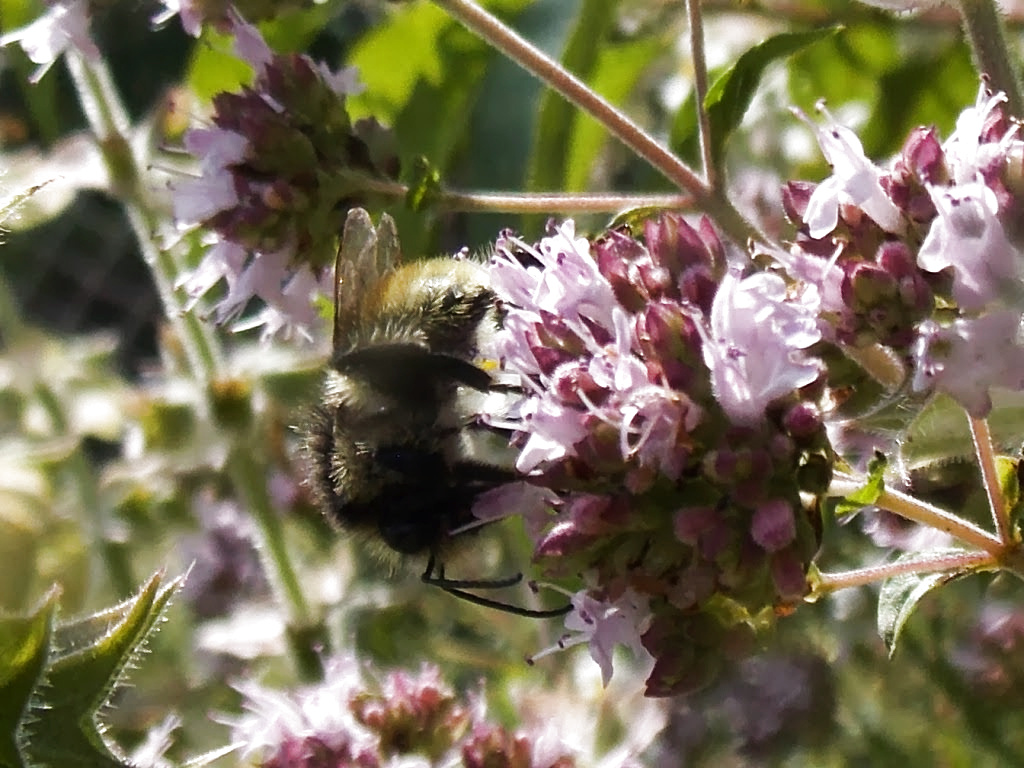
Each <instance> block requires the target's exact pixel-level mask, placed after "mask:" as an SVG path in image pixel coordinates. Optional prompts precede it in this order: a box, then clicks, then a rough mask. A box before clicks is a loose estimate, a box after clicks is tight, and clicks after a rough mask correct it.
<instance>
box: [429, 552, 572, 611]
mask: <svg viewBox="0 0 1024 768" xmlns="http://www.w3.org/2000/svg"><path fill="white" fill-rule="evenodd" d="M435 566H436V567H437V575H434V569H435ZM421 579H422V580H423V583H424V584H430V585H432V586H435V587H440V588H441V589H443V590H444V591H445V592H447V593H448V594H449V595H452V596H453V597H457V598H459V599H460V600H465V601H466V602H469V603H473V604H475V605H480V606H483V607H484V608H493V609H494V610H496V611H503V612H504V613H511V614H514V615H516V616H525V617H527V618H531V619H554V618H557V617H559V616H565V614H567V613H569V611H571V610H572V605H563V606H562V607H560V608H552V609H550V610H540V611H535V610H531V609H529V608H522V607H520V606H518V605H512V604H511V603H503V602H501V601H500V600H492V599H490V598H488V597H481V596H480V595H475V594H473V593H472V592H467V591H466V589H500V588H502V587H510V586H512V585H514V584H518V583H519V582H520V581H522V580H523V574H521V573H517V574H516V575H515V576H512V577H510V578H507V579H483V580H453V579H446V578H445V575H444V565H440V566H437V561H436V558H435V557H434V555H433V554H431V555H430V559H429V560H428V561H427V569H426V570H425V571H424V572H423V576H422V577H421Z"/></svg>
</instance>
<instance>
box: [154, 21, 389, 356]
mask: <svg viewBox="0 0 1024 768" xmlns="http://www.w3.org/2000/svg"><path fill="white" fill-rule="evenodd" d="M230 21H231V33H232V34H233V35H234V38H235V49H236V51H237V52H238V54H239V55H240V56H241V57H242V58H243V59H245V60H246V61H247V62H248V63H249V64H250V65H251V66H252V67H253V69H254V70H255V73H256V77H255V80H254V82H253V83H252V85H250V86H247V87H244V88H243V89H242V90H241V92H238V93H227V92H225V93H219V94H217V95H216V96H215V97H214V100H213V103H214V109H215V111H214V114H213V117H212V123H213V125H212V127H208V128H196V129H192V130H190V131H189V132H188V133H187V134H186V136H185V147H186V149H188V150H189V152H191V153H192V154H194V155H195V156H196V157H197V158H199V161H200V170H201V175H200V176H199V177H198V178H194V179H188V180H183V181H181V182H179V183H178V184H176V185H175V189H174V207H175V218H176V219H177V220H178V222H179V223H180V224H183V225H186V226H189V225H199V226H202V227H203V228H204V229H206V230H207V231H209V232H212V233H214V234H215V236H216V240H215V241H214V243H213V246H212V247H211V248H210V250H209V251H208V253H207V255H206V257H205V258H204V260H203V261H202V263H200V264H199V266H198V268H197V269H196V270H195V271H194V272H192V273H191V274H190V275H188V276H187V277H186V278H185V280H184V281H183V284H184V286H185V288H186V290H187V291H188V293H189V295H190V296H191V297H192V299H193V301H195V300H198V298H199V297H200V296H202V295H203V294H205V293H206V292H207V291H208V290H210V289H211V288H212V287H213V286H214V285H215V284H216V283H218V282H219V281H220V280H221V279H224V280H226V282H227V293H226V294H225V295H224V297H223V298H222V299H220V300H219V301H218V302H217V305H216V308H215V317H216V319H217V321H218V322H227V321H233V320H236V319H237V318H238V317H239V316H240V315H241V314H242V313H243V312H244V311H245V310H246V308H247V306H248V305H249V303H250V300H251V299H252V298H254V297H256V298H259V299H260V300H261V301H262V302H263V305H264V306H263V308H262V309H261V310H260V311H259V312H258V313H257V314H256V315H255V316H254V317H250V318H247V319H245V320H243V321H242V322H241V323H238V324H236V325H235V328H236V329H244V328H250V327H262V328H263V332H264V336H270V335H274V334H278V333H280V334H281V335H285V336H287V335H292V334H299V335H302V336H306V337H309V336H310V328H311V327H312V326H313V325H314V324H315V323H316V321H317V315H316V312H315V310H314V308H313V300H314V299H315V298H316V297H318V296H322V295H325V294H329V293H330V291H329V290H328V289H329V287H330V286H329V281H330V266H331V265H333V263H334V257H335V254H336V248H337V235H338V232H340V230H341V227H342V224H343V222H344V220H345V214H346V211H347V210H348V208H349V207H351V206H352V205H354V204H356V203H357V202H359V199H358V197H359V190H360V189H362V188H363V184H362V183H361V182H359V181H358V180H354V178H355V176H359V175H360V174H362V176H360V178H369V177H372V178H390V177H393V176H394V175H395V174H396V173H397V159H396V155H394V154H393V153H392V152H391V149H390V135H389V134H387V133H386V132H385V131H384V130H383V129H382V128H381V126H380V125H379V124H377V123H376V122H375V121H372V120H363V121H359V122H357V123H355V124H353V123H352V122H351V121H350V120H349V116H348V112H347V107H346V104H345V97H346V96H347V95H348V94H352V93H355V92H357V91H358V89H359V86H358V83H357V81H356V74H355V71H354V70H353V69H344V70H340V71H333V70H331V69H329V68H327V67H325V66H324V65H323V64H322V63H319V62H315V61H313V60H312V59H310V58H309V57H308V56H303V55H297V54H289V55H286V54H276V53H274V52H273V51H271V50H270V48H269V47H268V46H267V44H266V42H265V41H264V40H263V38H262V37H261V36H260V34H259V31H258V30H257V29H256V28H255V27H253V26H252V25H250V24H247V23H245V22H244V21H243V20H242V19H241V18H240V17H239V16H238V15H237V13H232V14H231V15H230Z"/></svg>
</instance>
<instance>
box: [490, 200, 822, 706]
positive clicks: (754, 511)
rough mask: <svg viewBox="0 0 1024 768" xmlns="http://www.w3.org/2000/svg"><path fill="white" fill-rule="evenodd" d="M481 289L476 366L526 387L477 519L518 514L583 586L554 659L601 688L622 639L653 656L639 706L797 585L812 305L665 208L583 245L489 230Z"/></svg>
mask: <svg viewBox="0 0 1024 768" xmlns="http://www.w3.org/2000/svg"><path fill="white" fill-rule="evenodd" d="M492 285H493V287H494V290H495V292H496V293H497V295H498V297H499V300H500V302H501V307H502V317H503V321H502V322H503V328H502V330H501V332H500V333H499V334H498V338H497V340H496V343H495V348H494V349H493V350H489V351H488V354H489V355H493V356H494V357H495V358H496V359H499V360H500V361H501V363H502V367H503V369H504V370H505V371H506V372H513V373H515V374H518V376H519V379H520V381H521V386H522V389H523V392H524V393H525V395H524V398H523V400H522V402H521V403H520V404H519V406H518V408H517V409H516V410H515V412H514V413H513V414H510V415H508V416H507V417H504V418H503V419H502V420H501V421H500V424H501V426H504V427H507V428H511V429H514V430H516V431H517V434H518V437H517V438H516V439H517V440H519V441H521V446H522V450H521V453H520V455H519V460H518V464H517V468H518V470H519V471H520V472H521V473H523V474H524V475H525V476H526V480H527V482H526V483H525V484H523V485H521V486H519V488H520V489H521V501H520V502H519V503H518V504H517V503H511V504H510V501H509V495H510V492H509V491H508V490H507V489H506V490H503V491H502V492H501V493H496V494H494V495H493V496H489V497H487V498H485V499H483V500H482V501H481V503H480V504H479V505H478V508H477V510H476V511H477V513H478V515H480V516H483V517H488V516H492V514H493V511H492V510H491V509H490V507H491V502H493V503H494V504H495V505H496V504H503V505H508V506H507V507H506V508H517V509H523V508H524V507H525V508H526V511H525V514H526V516H527V519H528V527H529V528H530V529H531V530H532V531H533V532H534V534H535V539H536V550H535V555H536V557H537V558H538V559H539V560H540V561H541V562H542V564H543V566H544V568H545V570H546V572H547V573H548V574H549V575H551V576H566V575H574V574H578V573H582V574H585V580H586V582H587V588H586V589H585V590H584V592H583V593H581V594H580V595H577V596H576V597H575V598H574V599H573V606H574V611H573V613H571V614H570V615H569V617H568V618H567V622H566V624H567V628H568V629H569V630H570V632H569V633H568V634H567V635H566V636H565V637H564V638H563V639H562V641H561V642H560V644H559V645H560V647H565V646H567V645H571V644H574V643H576V642H581V641H583V640H586V641H587V642H589V643H590V647H591V653H592V655H593V656H594V658H595V659H596V660H597V661H599V663H600V664H601V667H602V672H603V673H604V677H605V680H606V681H607V679H608V677H609V676H610V674H611V655H610V653H611V647H612V646H613V645H615V644H625V645H630V646H633V647H634V649H635V650H636V649H639V648H640V647H641V646H642V648H644V649H646V651H647V652H649V653H650V655H651V656H653V657H654V659H655V666H654V671H653V673H652V675H651V677H650V679H649V680H648V692H649V693H650V694H653V695H668V694H674V693H678V692H680V691H682V690H687V689H690V688H693V687H695V686H696V685H699V684H701V683H703V682H705V681H706V680H707V678H708V674H709V673H712V674H713V672H714V670H715V669H716V668H717V662H718V661H719V660H720V659H721V658H722V654H723V653H729V652H731V650H739V648H740V646H743V648H745V647H746V645H747V643H746V639H747V638H749V636H750V635H751V627H752V626H753V625H754V624H755V623H756V622H757V621H758V619H757V618H756V617H759V616H762V615H763V613H764V611H766V610H767V611H768V612H769V613H771V610H772V607H773V606H775V605H777V604H782V603H788V602H791V601H794V600H798V599H799V598H800V597H802V596H803V594H804V593H805V590H806V586H805V573H806V568H807V565H808V563H809V562H810V559H811V557H812V555H813V554H814V552H815V550H816V548H817V543H818V535H817V532H816V530H817V526H818V522H817V519H818V518H817V511H816V508H815V506H814V505H810V506H808V505H807V504H806V503H805V502H804V501H803V500H802V497H801V494H802V493H804V492H810V493H811V494H818V493H821V492H822V491H823V490H824V488H825V487H826V486H827V482H828V478H829V474H830V463H829V456H830V454H829V450H828V444H827V440H826V438H825V433H824V428H823V425H822V421H821V419H820V417H819V415H818V412H817V410H816V408H815V406H814V405H813V404H812V401H813V399H814V398H815V397H816V394H817V393H820V388H819V389H817V390H816V389H815V386H816V384H817V383H818V382H819V380H820V378H821V365H820V363H819V362H818V361H817V360H816V359H815V358H814V357H812V356H811V355H810V354H809V353H808V348H809V347H811V346H812V345H813V344H814V343H815V342H817V341H818V339H819V336H820V334H819V331H818V329H817V322H816V317H815V311H816V308H817V296H816V294H815V292H814V291H809V292H804V293H801V294H797V293H792V292H791V291H789V290H788V288H787V285H786V283H785V282H784V280H783V279H782V278H781V277H780V276H778V275H775V274H772V273H768V272H758V271H753V270H752V269H748V270H744V269H742V268H740V267H731V268H730V266H729V265H728V264H727V260H726V253H725V248H724V247H723V244H722V243H721V242H720V241H719V239H718V237H717V235H716V234H715V232H714V230H713V229H712V227H711V225H710V223H709V222H708V221H707V220H706V219H703V220H701V221H700V222H699V223H698V225H697V226H696V227H693V226H691V225H690V224H689V223H687V221H686V220H684V219H683V218H682V217H680V216H676V215H672V214H664V215H662V216H661V217H659V218H657V219H655V220H650V221H648V222H647V223H646V225H645V226H644V229H643V237H642V238H638V237H634V236H633V235H632V234H631V233H630V232H628V231H625V230H614V231H611V232H608V233H606V234H604V235H602V236H601V237H599V238H597V239H596V240H594V242H593V243H591V242H588V241H587V240H586V239H583V238H579V237H576V235H575V232H574V229H573V225H572V223H571V222H566V223H565V224H563V225H562V226H561V227H559V228H557V229H556V230H554V231H552V232H551V234H550V236H549V237H547V238H544V239H543V240H542V241H541V242H540V243H539V244H538V245H537V246H536V247H532V246H529V245H527V244H525V243H523V242H521V241H518V240H516V239H514V238H512V237H510V236H506V237H504V238H503V239H501V240H499V242H498V244H497V252H496V256H495V257H494V258H493V259H492ZM539 488H543V489H546V490H545V491H544V492H543V493H540V492H538V490H539ZM531 507H532V508H531ZM725 606H730V607H729V608H728V609H726V608H725ZM726 616H728V618H725V617H726ZM697 627H700V628H701V629H700V631H699V632H697V631H696V628H697ZM741 640H742V642H741Z"/></svg>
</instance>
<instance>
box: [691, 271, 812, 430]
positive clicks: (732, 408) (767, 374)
mask: <svg viewBox="0 0 1024 768" xmlns="http://www.w3.org/2000/svg"><path fill="white" fill-rule="evenodd" d="M815 310H816V303H812V302H807V303H799V302H794V301H790V300H788V298H787V295H786V284H785V282H784V281H783V280H782V278H781V277H779V276H778V275H773V274H769V273H766V272H759V273H756V274H754V275H751V276H750V277H747V278H743V279H740V278H738V277H736V276H735V275H734V274H729V275H726V277H725V279H724V280H723V281H722V284H721V285H720V286H719V288H718V293H717V294H715V301H714V304H713V306H712V309H711V328H710V334H709V335H710V338H708V339H707V340H706V342H705V344H704V360H705V362H706V363H707V365H708V367H709V368H710V369H711V378H712V382H713V385H714V390H715V397H716V399H717V400H718V402H719V403H720V404H721V405H722V408H724V409H725V412H726V413H728V414H729V418H730V419H731V420H732V421H733V422H734V423H737V424H751V423H754V422H756V421H758V420H759V419H761V418H762V417H763V415H764V409H765V407H766V406H767V405H768V403H770V402H771V401H772V400H774V399H775V398H777V397H780V396H782V395H785V394H788V393H790V392H792V391H793V390H795V389H799V388H800V387H802V386H804V385H806V384H810V383H811V382H812V381H814V380H815V379H816V378H817V377H818V375H819V374H820V373H821V363H820V362H819V361H817V360H815V359H811V358H809V357H807V356H806V355H805V354H804V353H803V350H805V349H806V348H807V347H809V346H811V345H812V344H814V343H815V342H817V341H818V340H819V339H820V338H821V332H820V331H819V330H818V325H817V319H816V317H815Z"/></svg>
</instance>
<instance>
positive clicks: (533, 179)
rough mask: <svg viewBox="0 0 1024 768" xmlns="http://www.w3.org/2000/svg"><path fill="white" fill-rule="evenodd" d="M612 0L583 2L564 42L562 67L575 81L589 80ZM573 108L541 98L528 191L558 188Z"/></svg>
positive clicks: (555, 97)
mask: <svg viewBox="0 0 1024 768" xmlns="http://www.w3.org/2000/svg"><path fill="white" fill-rule="evenodd" d="M616 5H617V3H616V0H583V3H582V5H581V6H580V9H579V13H577V15H576V25H575V27H574V29H573V30H572V32H571V34H570V35H569V39H568V40H567V41H566V45H565V50H564V52H563V54H562V64H563V65H564V66H565V67H566V68H567V69H568V70H569V71H570V72H572V73H573V74H575V75H576V76H577V77H578V78H580V79H581V80H583V81H584V82H587V81H589V80H590V77H591V74H592V72H593V70H594V67H595V66H596V65H597V61H598V55H599V53H600V51H601V48H602V47H603V44H604V41H605V38H606V36H607V33H608V30H609V29H611V26H612V24H613V22H614V19H615V14H614V13H613V10H614V8H615V6H616ZM577 116H578V113H577V110H576V107H574V106H573V105H571V104H570V103H569V102H567V101H566V100H565V99H564V98H562V96H560V95H559V94H557V93H555V92H554V91H552V90H547V91H546V92H545V93H544V96H543V97H542V99H541V106H540V112H539V114H538V118H537V131H536V141H535V143H534V152H533V162H532V163H531V166H530V171H529V175H528V179H529V182H528V183H529V188H530V189H534V190H537V189H540V190H550V189H561V188H562V184H563V180H564V179H565V177H566V171H567V167H568V163H569V155H570V150H571V148H572V139H573V133H574V128H575V125H576V120H577Z"/></svg>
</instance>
